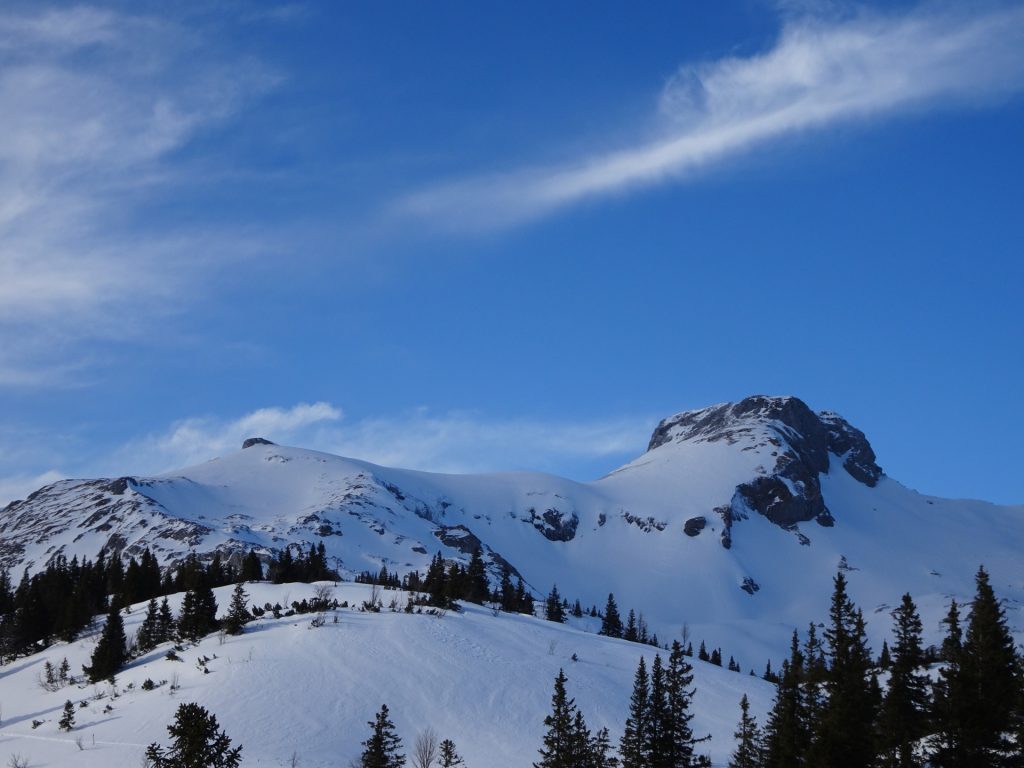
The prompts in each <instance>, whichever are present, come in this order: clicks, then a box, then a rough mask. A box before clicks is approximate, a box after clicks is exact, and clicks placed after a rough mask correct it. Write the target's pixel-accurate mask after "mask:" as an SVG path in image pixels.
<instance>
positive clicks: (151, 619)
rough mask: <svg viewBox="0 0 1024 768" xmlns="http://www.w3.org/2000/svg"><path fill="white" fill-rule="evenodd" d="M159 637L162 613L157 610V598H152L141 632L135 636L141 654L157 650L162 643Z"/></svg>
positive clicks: (140, 627) (140, 628)
mask: <svg viewBox="0 0 1024 768" xmlns="http://www.w3.org/2000/svg"><path fill="white" fill-rule="evenodd" d="M159 636H160V612H159V609H158V608H157V604H156V598H155V597H151V598H150V599H149V604H148V605H147V606H146V617H145V618H144V619H143V620H142V624H141V625H140V626H139V631H138V632H137V633H136V635H135V645H136V646H137V647H138V649H139V653H146V652H148V651H151V650H153V649H154V648H156V646H157V645H158V643H159V642H160V641H159V640H158V638H159Z"/></svg>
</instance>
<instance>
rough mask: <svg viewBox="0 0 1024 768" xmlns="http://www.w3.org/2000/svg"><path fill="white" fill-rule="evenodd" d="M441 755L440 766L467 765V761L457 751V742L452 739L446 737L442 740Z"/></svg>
mask: <svg viewBox="0 0 1024 768" xmlns="http://www.w3.org/2000/svg"><path fill="white" fill-rule="evenodd" d="M439 749H440V752H439V756H440V759H441V764H440V768H459V766H465V765H466V761H465V760H463V759H462V758H461V757H460V756H459V753H458V752H456V751H455V742H454V741H452V740H451V739H445V740H444V741H442V742H441V746H440V748H439Z"/></svg>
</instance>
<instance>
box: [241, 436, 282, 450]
mask: <svg viewBox="0 0 1024 768" xmlns="http://www.w3.org/2000/svg"><path fill="white" fill-rule="evenodd" d="M254 445H274V443H272V442H270V441H269V440H267V439H266V438H263V437H250V438H248V439H247V440H246V441H245V442H244V443H242V450H243V451H244V450H245V449H246V448H252V447H253V446H254Z"/></svg>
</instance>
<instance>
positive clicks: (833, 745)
mask: <svg viewBox="0 0 1024 768" xmlns="http://www.w3.org/2000/svg"><path fill="white" fill-rule="evenodd" d="M833 583H834V586H835V588H834V590H833V594H832V604H831V607H830V608H829V626H828V628H827V629H826V630H825V640H826V641H827V643H828V659H829V669H828V675H827V677H826V680H825V690H826V692H827V694H828V699H827V701H826V702H825V707H824V710H823V711H822V713H821V718H820V720H819V722H817V723H815V724H814V743H813V744H812V749H811V752H810V762H811V764H812V765H827V766H830V768H868V766H870V765H871V764H872V763H873V761H874V757H875V745H874V739H873V735H874V729H875V718H876V714H877V713H876V702H875V694H874V693H873V691H872V681H873V678H872V675H871V668H872V659H871V651H870V649H869V648H868V645H867V637H866V634H865V624H864V616H863V614H862V613H861V612H860V611H859V610H857V609H856V608H855V607H854V605H853V601H851V600H850V598H849V596H848V595H847V593H846V579H845V577H844V576H843V574H842V573H841V572H840V573H838V574H837V575H836V577H835V579H834V581H833Z"/></svg>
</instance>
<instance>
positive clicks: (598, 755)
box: [534, 642, 711, 768]
mask: <svg viewBox="0 0 1024 768" xmlns="http://www.w3.org/2000/svg"><path fill="white" fill-rule="evenodd" d="M692 671H693V668H692V667H691V666H690V664H689V663H688V662H687V661H686V656H685V654H684V653H683V648H682V646H681V645H680V644H679V643H678V642H675V643H673V645H672V650H671V652H670V654H669V657H668V663H667V665H666V664H663V663H662V660H661V655H660V654H658V655H655V657H654V662H653V664H652V665H651V672H650V673H648V671H647V665H646V662H645V661H644V659H643V658H642V657H641V659H640V662H639V664H638V665H637V670H636V675H635V677H634V682H633V692H632V695H631V697H630V701H629V717H628V719H627V720H626V723H625V726H624V729H623V734H622V739H621V740H620V742H619V746H618V754H616V753H615V750H614V748H613V747H612V745H611V740H610V738H609V735H608V729H607V728H602V729H600V730H599V731H597V732H596V733H591V731H590V729H588V728H587V724H586V721H585V719H584V717H583V714H582V713H581V712H580V710H579V709H578V708H577V707H576V703H575V700H574V699H571V698H569V696H568V694H567V692H566V682H567V679H566V676H565V672H564V671H563V670H559V672H558V676H557V677H556V678H555V690H554V694H553V695H552V697H551V713H550V714H549V715H548V716H547V717H545V718H544V725H545V727H546V728H547V732H546V733H545V735H544V742H543V746H542V747H541V749H540V756H541V759H540V761H539V762H537V763H534V768H613V767H614V766H621V768H690V767H691V766H710V764H711V763H710V760H709V759H708V758H707V757H706V756H703V755H698V754H697V745H698V744H699V743H700V742H702V741H705V740H706V739H707V737H703V738H695V737H694V734H693V730H692V728H691V727H690V721H691V720H692V719H693V713H692V712H691V711H690V705H691V703H692V700H693V694H694V689H693V688H691V687H690V686H691V685H692V683H693V674H692Z"/></svg>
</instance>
